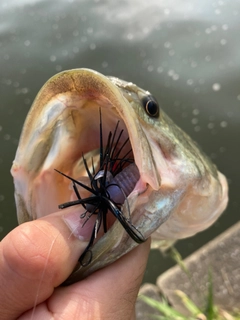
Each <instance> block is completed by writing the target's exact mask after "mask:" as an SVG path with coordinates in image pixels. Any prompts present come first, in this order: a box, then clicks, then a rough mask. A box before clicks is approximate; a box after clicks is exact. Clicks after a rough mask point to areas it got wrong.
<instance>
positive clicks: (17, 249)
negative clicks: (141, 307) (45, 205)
mask: <svg viewBox="0 0 240 320" xmlns="http://www.w3.org/2000/svg"><path fill="white" fill-rule="evenodd" d="M86 245H87V243H86V242H81V241H79V240H78V239H77V238H75V237H74V236H73V235H71V231H70V230H69V229H68V227H67V225H66V224H65V223H64V221H63V219H62V211H61V212H56V213H53V214H51V215H49V216H46V217H44V218H41V219H38V220H34V221H31V222H27V223H24V224H22V225H20V226H18V227H17V228H15V229H14V230H13V231H11V232H10V233H9V234H8V235H7V236H6V237H5V238H4V239H3V240H2V241H1V243H0V270H1V272H0V318H1V319H2V320H5V319H6V320H11V319H18V320H26V319H28V320H29V319H34V320H38V319H39V320H40V319H41V320H42V319H44V320H48V319H49V320H50V319H61V320H69V319H71V320H75V319H81V320H84V319H88V320H91V319H93V320H96V319H97V320H100V319H104V320H107V319H109V320H110V319H114V320H118V319H119V320H122V319H134V314H135V301H136V297H137V294H138V290H139V287H140V284H141V281H142V277H143V274H144V271H145V268H146V263H147V257H148V253H149V247H150V240H149V241H147V242H146V243H143V244H141V245H139V246H137V247H136V248H135V249H133V250H132V251H131V252H129V253H128V254H126V255H125V256H123V257H122V258H120V259H119V260H117V261H115V262H114V263H113V264H111V265H109V266H107V267H105V268H103V269H101V270H99V271H97V272H95V273H93V274H92V275H90V276H88V277H87V278H86V279H84V280H82V281H80V282H77V283H75V284H72V285H70V286H68V287H59V285H60V284H61V283H62V282H63V281H64V280H66V278H67V277H68V276H69V275H70V274H71V272H72V270H73V269H74V266H75V265H76V263H77V260H78V259H79V257H80V255H81V253H82V252H83V251H84V249H85V247H86Z"/></svg>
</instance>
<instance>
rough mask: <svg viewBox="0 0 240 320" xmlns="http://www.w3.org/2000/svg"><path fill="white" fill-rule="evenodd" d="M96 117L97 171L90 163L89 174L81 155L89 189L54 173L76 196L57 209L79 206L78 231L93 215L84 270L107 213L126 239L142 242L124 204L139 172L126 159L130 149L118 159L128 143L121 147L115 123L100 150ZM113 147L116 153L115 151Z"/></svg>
mask: <svg viewBox="0 0 240 320" xmlns="http://www.w3.org/2000/svg"><path fill="white" fill-rule="evenodd" d="M99 114H100V152H99V158H100V159H99V163H100V165H99V170H98V171H97V172H96V170H95V167H94V164H93V159H92V170H90V168H89V166H88V164H87V161H86V159H85V157H84V155H82V159H83V164H84V167H85V170H86V172H87V175H88V178H89V181H90V186H87V185H85V184H84V183H82V182H80V181H78V180H76V179H73V178H72V177H70V176H68V175H66V174H64V173H63V172H61V171H59V170H56V169H55V170H56V171H57V172H58V173H60V174H61V175H63V176H64V177H66V178H68V179H69V180H71V181H72V183H73V190H74V192H75V194H76V197H77V200H75V201H70V202H66V203H63V204H60V205H59V209H64V208H67V207H70V206H74V205H79V204H81V205H82V206H83V207H84V209H85V212H84V213H83V214H81V216H80V218H86V220H85V222H84V223H83V225H82V227H83V226H84V225H85V224H86V223H87V221H88V220H89V219H90V217H91V216H92V215H94V214H95V215H97V218H96V220H95V223H94V227H93V230H92V234H91V236H90V240H89V243H88V245H87V247H86V249H85V250H84V252H83V253H82V255H81V256H80V258H79V262H80V263H81V265H82V266H87V265H88V264H89V263H90V262H91V260H92V252H91V247H92V245H93V243H94V240H95V239H96V237H97V234H98V232H99V229H100V227H101V225H103V231H104V233H106V232H107V230H108V228H107V213H108V211H110V212H111V213H112V214H113V215H114V216H115V218H116V219H118V221H119V222H120V223H121V225H122V226H123V228H124V229H125V230H126V232H127V233H128V234H129V236H130V237H131V238H132V239H133V240H134V241H135V242H137V243H142V242H144V241H145V240H146V239H145V238H144V237H143V235H142V234H141V232H140V231H139V230H138V229H137V228H136V227H135V226H134V225H133V224H132V222H131V217H130V209H129V204H128V201H127V196H128V195H129V194H130V192H131V191H132V190H133V189H134V186H135V184H136V182H137V181H138V179H139V172H138V168H137V166H136V165H135V164H134V160H133V158H129V155H130V154H131V152H132V149H131V148H130V150H128V151H127V152H126V153H125V154H124V156H122V157H120V154H121V152H122V151H123V149H124V147H125V146H126V145H127V143H128V142H129V138H127V139H126V140H125V141H124V142H123V143H122V144H121V145H120V139H121V137H122V134H123V129H122V130H121V131H120V133H117V132H118V126H119V121H118V122H117V124H116V127H115V129H114V132H113V134H112V132H111V131H110V132H109V134H108V139H107V144H106V147H105V149H104V148H103V132H102V116H101V110H99ZM117 146H118V147H119V149H117ZM77 185H79V186H81V187H82V188H84V189H85V190H87V191H89V192H90V196H89V197H87V198H81V195H80V193H79V190H78V188H77ZM125 200H126V204H127V208H128V212H129V216H128V217H125V216H124V214H123V213H122V211H121V206H122V204H123V203H124V201H125Z"/></svg>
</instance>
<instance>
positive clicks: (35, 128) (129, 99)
mask: <svg viewBox="0 0 240 320" xmlns="http://www.w3.org/2000/svg"><path fill="white" fill-rule="evenodd" d="M149 96H150V93H149V92H148V91H145V90H143V89H141V88H139V87H138V86H136V85H135V84H132V83H130V82H125V81H122V80H120V79H117V78H114V77H105V76H103V75H102V74H100V73H98V72H96V71H93V70H89V69H74V70H68V71H64V72H61V73H59V74H57V75H55V76H54V77H52V78H51V79H50V80H49V81H48V82H47V83H46V84H45V85H44V86H43V88H42V89H41V90H40V92H39V94H38V95H37V97H36V99H35V101H34V103H33V105H32V108H31V109H30V111H29V114H28V116H27V118H26V121H25V124H24V127H23V131H22V134H21V138H20V142H19V146H18V150H17V153H16V157H15V160H14V162H13V166H12V169H11V173H12V175H13V178H14V184H15V199H16V205H17V214H18V221H19V223H22V222H25V221H27V220H32V219H37V218H39V217H41V216H42V215H43V213H44V215H47V214H50V213H52V212H55V211H57V210H58V205H59V204H60V203H63V202H67V201H69V200H70V199H71V197H72V195H73V190H72V189H71V188H69V184H70V183H69V180H68V179H66V178H64V177H63V176H61V175H59V174H57V173H56V172H55V171H54V169H55V168H56V169H58V170H59V171H62V172H64V173H66V174H68V175H70V176H71V177H73V178H75V179H78V180H79V179H80V180H81V177H85V178H86V172H85V169H84V165H83V161H82V154H83V153H84V155H86V158H87V159H91V157H93V159H94V161H95V162H96V163H97V162H98V156H96V154H97V152H96V150H98V149H99V107H100V108H101V113H102V121H103V130H104V132H103V139H104V141H107V136H108V133H109V132H110V131H112V132H113V130H114V128H115V126H116V123H117V121H119V127H120V128H121V129H123V130H124V131H123V136H122V138H121V139H122V140H123V141H124V139H126V138H127V137H129V139H130V142H131V147H132V151H133V155H134V160H135V164H136V165H137V167H138V170H139V173H140V179H139V181H138V183H137V184H136V186H135V188H134V190H133V191H132V193H131V194H130V195H129V196H128V198H127V199H128V200H127V201H125V202H124V204H123V206H122V213H123V214H124V215H125V216H126V217H127V216H128V214H129V210H128V208H130V214H131V221H132V224H133V225H134V226H135V227H136V228H137V229H138V230H139V231H140V232H141V233H142V235H143V236H144V237H145V238H148V237H149V236H150V235H151V236H152V239H153V240H154V241H155V243H158V242H159V241H160V242H161V241H162V240H164V241H165V240H167V241H174V240H177V239H181V238H185V237H189V236H192V235H194V234H195V233H197V232H199V231H202V230H204V229H206V228H208V227H209V226H210V225H211V224H212V223H214V222H215V221H216V219H217V218H218V217H219V216H220V214H221V213H222V212H223V211H224V209H225V208H226V206H227V202H228V185H227V181H226V178H225V177H224V175H222V174H221V173H220V172H218V171H217V169H216V166H215V165H214V164H213V163H212V161H211V160H210V159H209V158H208V157H207V156H206V155H205V154H204V153H203V152H202V151H201V149H200V148H199V147H198V146H197V144H196V143H195V142H194V141H193V140H192V139H191V138H190V137H189V136H188V135H187V134H186V133H185V132H184V131H182V130H181V129H180V128H179V127H178V126H177V125H176V124H175V123H174V122H173V121H172V120H171V119H170V118H169V117H168V116H167V115H166V113H165V112H164V111H163V109H162V108H164V106H162V105H161V102H159V106H160V111H159V115H158V116H157V117H151V116H150V115H149V114H148V113H147V112H146V108H145V105H144V103H143V101H145V100H144V99H145V98H146V97H149ZM74 210H76V207H75V208H74ZM79 210H80V211H81V209H80V206H79ZM80 241H81V239H80ZM136 245H137V244H136V243H135V242H134V241H133V240H132V239H131V238H130V237H129V236H128V234H127V233H126V231H125V230H124V228H123V227H122V226H121V225H120V223H119V222H118V221H116V222H115V223H114V224H113V226H112V227H111V228H110V229H109V230H108V232H107V233H106V234H105V235H103V236H102V237H101V239H100V240H98V241H97V242H96V243H95V244H94V246H93V247H92V249H91V251H92V257H93V258H92V261H91V263H90V264H89V265H87V266H86V267H82V266H81V265H80V264H79V265H78V266H77V268H76V269H75V271H74V273H73V274H72V275H71V276H70V278H69V279H68V281H67V283H72V282H75V281H78V280H79V279H82V278H84V277H86V276H87V275H88V274H91V273H92V272H94V271H95V270H97V269H99V268H102V267H104V266H105V265H107V264H109V263H111V262H113V261H115V260H116V259H118V258H119V257H120V256H122V255H123V254H125V253H127V252H128V251H129V250H131V249H132V248H134V247H135V246H136Z"/></svg>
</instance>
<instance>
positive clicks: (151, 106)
mask: <svg viewBox="0 0 240 320" xmlns="http://www.w3.org/2000/svg"><path fill="white" fill-rule="evenodd" d="M142 103H143V106H144V108H145V111H146V112H147V114H148V115H149V116H150V117H153V118H157V117H158V116H159V105H158V102H157V100H156V99H155V98H154V97H153V96H151V95H150V96H145V97H144V98H143V100H142Z"/></svg>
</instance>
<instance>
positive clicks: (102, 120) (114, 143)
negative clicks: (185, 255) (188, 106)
mask: <svg viewBox="0 0 240 320" xmlns="http://www.w3.org/2000/svg"><path fill="white" fill-rule="evenodd" d="M121 89H122V88H121ZM136 95H137V94H136ZM133 102H134V99H133ZM137 102H138V103H139V101H137ZM131 103H132V99H129V98H128V94H125V95H124V91H123V90H120V89H119V87H118V83H117V79H116V78H107V77H105V76H103V75H101V74H99V73H97V72H95V71H92V70H88V69H75V70H69V71H66V72H62V73H60V74H58V75H56V76H54V77H53V78H51V79H50V80H49V81H48V82H47V83H46V84H45V85H44V86H43V88H42V89H41V90H40V92H39V94H38V95H37V97H36V99H35V101H34V103H33V106H32V108H31V110H30V112H29V114H28V117H27V119H26V122H25V125H24V129H23V132H22V136H21V139H20V143H19V148H18V151H17V154H16V158H15V161H14V164H13V167H12V174H13V176H14V181H15V190H17V191H16V192H15V197H16V202H17V203H19V204H21V206H18V208H17V210H18V220H19V223H21V222H24V221H27V220H33V219H37V218H40V217H42V216H44V215H48V214H50V213H53V212H56V211H57V210H58V208H59V207H60V208H61V209H64V208H67V207H73V206H75V205H78V206H76V207H74V208H76V211H78V212H79V221H77V222H76V224H77V226H76V227H79V228H80V229H81V231H80V232H79V238H80V239H81V234H83V233H84V239H86V234H87V235H88V237H89V239H90V240H89V244H88V246H87V248H86V252H87V251H89V249H90V248H91V246H92V245H93V243H95V241H96V239H98V238H99V237H101V236H102V235H103V234H104V233H106V232H108V231H109V229H110V228H111V227H112V226H113V224H115V223H114V222H115V221H116V220H117V221H119V222H120V224H121V225H122V227H123V229H125V230H126V233H128V235H129V236H130V238H132V239H133V240H134V241H135V242H138V243H141V242H143V241H145V237H144V235H143V234H142V233H141V230H139V228H138V220H139V219H138V218H139V217H138V216H137V215H138V213H137V214H135V213H134V212H135V211H137V212H138V211H139V210H135V209H136V203H137V206H138V208H139V206H140V205H141V204H139V203H138V201H139V195H142V194H145V192H146V193H147V192H148V191H149V190H158V189H159V186H160V177H159V174H158V171H157V169H156V165H155V161H154V158H153V154H152V149H151V146H150V143H149V141H148V139H147V137H146V134H145V132H144V130H143V129H142V126H141V120H139V118H138V117H136V108H135V109H134V106H133V105H132V104H131ZM146 155H147V156H146ZM146 159H147V161H146ZM56 171H58V172H56ZM59 173H60V174H59ZM149 192H150V191H149ZM143 198H144V197H143ZM28 199H30V201H28ZM146 199H148V197H147V196H146V197H145V200H144V201H145V202H146V201H147V200H146ZM140 202H141V201H140ZM109 212H111V213H112V214H108V213H109ZM143 220H144V219H141V221H142V222H141V223H142V224H143ZM148 235H149V233H148V234H147V236H148ZM85 260H86V259H85ZM88 261H90V260H89V258H88V259H87V262H88Z"/></svg>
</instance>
